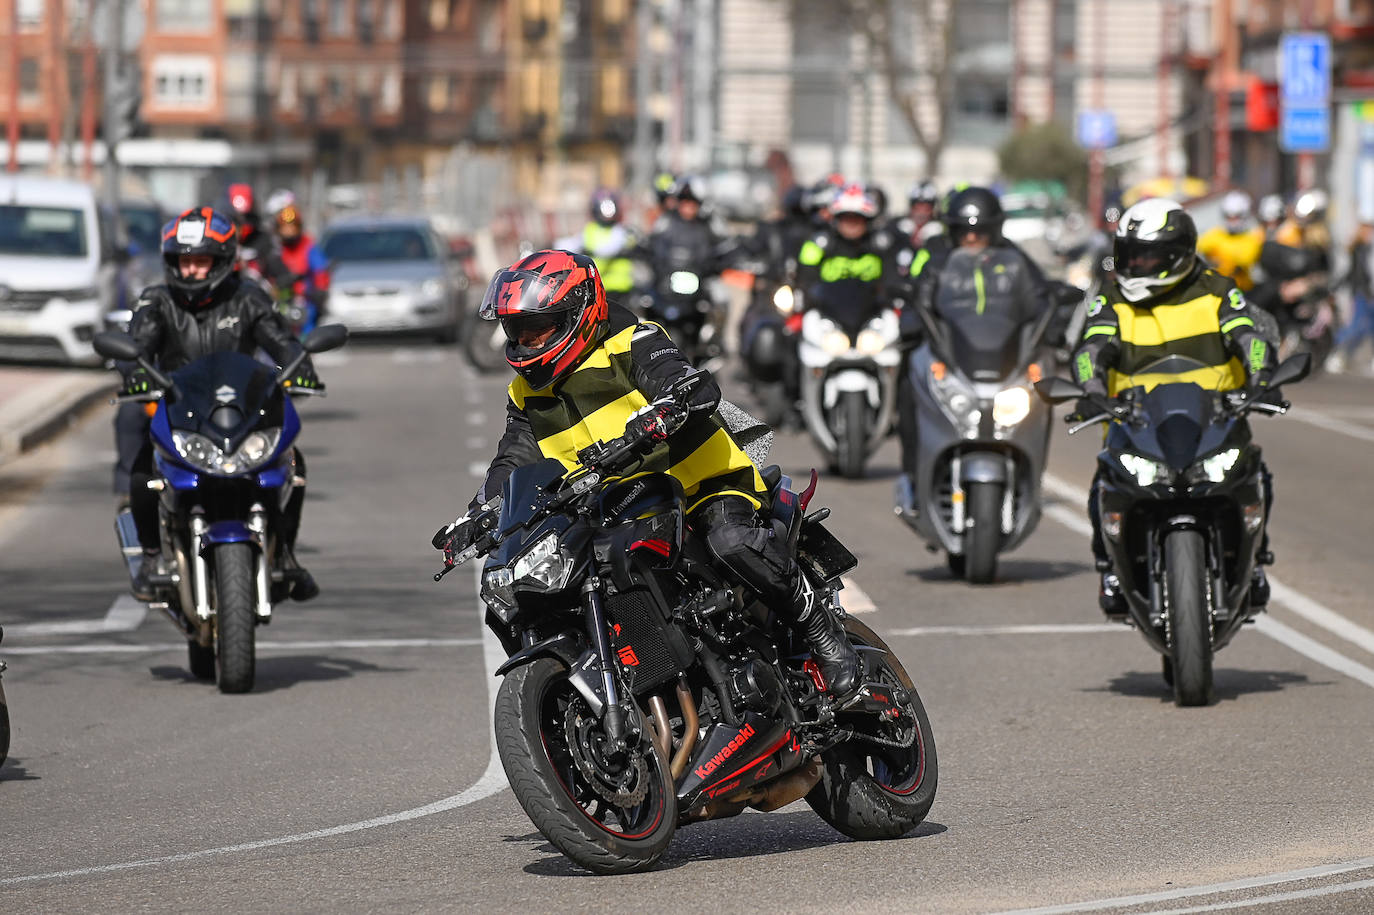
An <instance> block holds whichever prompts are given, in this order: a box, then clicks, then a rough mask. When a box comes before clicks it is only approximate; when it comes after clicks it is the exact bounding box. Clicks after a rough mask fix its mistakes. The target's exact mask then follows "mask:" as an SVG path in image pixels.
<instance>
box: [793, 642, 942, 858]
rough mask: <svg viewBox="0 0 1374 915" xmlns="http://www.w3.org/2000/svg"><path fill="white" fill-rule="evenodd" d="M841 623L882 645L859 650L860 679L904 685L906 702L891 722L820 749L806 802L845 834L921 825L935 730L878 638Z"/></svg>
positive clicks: (887, 835) (932, 775)
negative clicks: (816, 779)
mask: <svg viewBox="0 0 1374 915" xmlns="http://www.w3.org/2000/svg"><path fill="white" fill-rule="evenodd" d="M844 628H845V632H846V633H847V634H848V635H849V640H850V641H851V642H853V643H854V644H855V645H865V646H869V647H872V648H880V649H882V651H881V652H877V651H861V652H859V654H860V657H861V658H862V659H863V664H864V679H865V680H876V681H878V682H881V683H885V684H887V685H889V686H893V687H897V688H900V689H902V690H904V691H905V692H906V694H907V697H908V698H907V703H906V707H905V708H903V709H902V710H901V711H902V712H903V713H904V714H903V715H902V716H901V718H900V719H899V720H898V721H895V722H888V723H884V724H877V725H874V726H871V727H869V728H866V729H864V730H862V731H860V732H858V733H856V735H855V736H854V737H853V738H851V739H850V740H848V741H846V742H844V743H842V744H840V745H838V746H836V747H832V748H831V749H829V750H827V751H825V752H824V753H823V754H821V762H822V763H823V764H824V768H823V769H822V771H821V780H820V781H819V782H818V783H817V784H816V787H814V788H812V789H811V792H810V793H809V794H807V796H806V802H807V803H808V804H810V805H811V809H812V810H814V811H816V813H817V814H818V815H819V816H820V818H821V819H823V820H825V821H826V822H827V823H829V824H830V825H831V826H833V827H835V828H836V829H838V830H839V831H840V832H842V833H844V834H845V835H847V836H849V837H850V838H851V839H896V838H899V837H900V836H904V835H906V834H907V833H909V832H911V831H912V830H913V829H915V828H916V827H917V826H919V825H921V822H922V821H923V820H924V819H925V818H926V814H927V813H929V812H930V807H931V805H932V804H934V803H935V787H936V783H937V782H938V780H939V779H938V774H939V766H938V764H937V762H936V758H935V735H934V734H933V733H932V732H931V729H930V716H928V715H927V714H926V710H925V706H924V705H922V704H921V697H920V696H919V695H918V694H917V692H916V685H915V684H914V683H912V682H911V677H910V676H908V675H907V672H906V668H904V667H903V666H902V662H901V661H899V660H898V659H897V656H896V655H895V654H893V653H892V650H891V649H890V648H888V647H887V644H886V643H885V642H884V641H883V640H882V638H880V637H879V636H878V634H877V633H876V632H874V631H873V630H872V629H869V628H868V627H867V626H865V625H864V624H863V623H861V622H859V621H858V620H856V619H854V618H853V617H849V618H847V619H846V620H845V621H844ZM875 737H876V738H878V739H877V740H873V739H871V738H875Z"/></svg>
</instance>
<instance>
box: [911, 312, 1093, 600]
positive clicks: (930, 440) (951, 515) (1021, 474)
mask: <svg viewBox="0 0 1374 915" xmlns="http://www.w3.org/2000/svg"><path fill="white" fill-rule="evenodd" d="M1078 294H1081V292H1080V293H1078ZM918 307H920V306H918ZM1054 315H1055V309H1054V308H1046V309H1045V311H1044V312H1043V313H1042V314H1041V315H1040V317H1039V318H1037V319H1036V320H1035V321H1033V322H1030V323H1025V324H1019V325H1018V324H1016V323H1014V322H1013V321H1011V320H1010V319H1007V318H1001V317H998V316H994V315H969V316H967V317H966V318H965V319H964V320H963V321H962V322H959V321H955V322H950V321H946V320H942V319H941V318H938V317H936V316H935V315H934V314H933V313H932V312H931V311H930V310H929V309H928V308H924V307H921V311H920V317H921V321H922V323H923V324H924V325H925V328H926V342H925V343H924V344H923V345H922V346H921V347H920V348H918V349H917V350H916V351H915V352H914V353H913V354H912V356H911V359H910V360H909V362H908V365H907V371H908V372H910V381H911V384H912V387H913V389H914V391H915V402H916V428H917V436H918V440H917V449H916V475H915V478H914V479H908V478H907V477H906V476H905V475H904V476H902V477H900V478H899V479H898V482H897V493H896V502H897V505H896V513H897V516H898V517H899V518H901V520H902V521H904V522H906V524H907V525H909V526H910V527H911V528H912V529H913V530H915V531H916V533H918V534H920V535H921V537H922V539H924V540H925V541H926V547H927V549H929V550H930V551H931V552H934V551H936V550H944V551H945V553H946V556H947V561H948V563H949V570H950V572H951V573H952V574H953V575H955V576H956V577H958V578H965V579H967V580H968V581H969V582H971V583H973V584H987V583H988V582H991V581H992V580H993V576H994V575H995V574H996V571H997V555H998V554H999V553H1004V552H1007V551H1009V550H1012V549H1014V548H1015V547H1016V546H1017V545H1018V544H1020V543H1021V541H1023V540H1024V539H1025V538H1026V537H1027V536H1029V534H1030V533H1031V531H1033V530H1035V526H1036V524H1037V523H1038V522H1039V520H1040V475H1041V473H1042V472H1043V471H1044V468H1045V460H1046V457H1047V455H1048V452H1049V434H1050V419H1051V414H1052V410H1051V409H1050V408H1049V407H1048V406H1047V405H1046V404H1044V403H1043V402H1041V400H1040V398H1039V397H1036V396H1035V393H1034V391H1033V390H1032V387H1031V385H1033V384H1034V383H1035V382H1036V381H1038V380H1040V378H1041V377H1043V375H1044V374H1045V372H1044V367H1043V366H1042V364H1041V363H1040V361H1039V359H1040V358H1041V357H1042V353H1043V356H1045V357H1048V355H1049V353H1048V351H1047V350H1046V349H1045V343H1046V340H1045V336H1046V331H1047V330H1048V328H1049V326H1050V324H1051V321H1052V320H1053V318H1054ZM913 490H914V492H913ZM913 494H914V495H915V497H916V498H915V500H914V503H915V506H914V508H913V498H912V496H913Z"/></svg>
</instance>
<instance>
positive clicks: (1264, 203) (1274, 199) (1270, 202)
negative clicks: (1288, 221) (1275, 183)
mask: <svg viewBox="0 0 1374 915" xmlns="http://www.w3.org/2000/svg"><path fill="white" fill-rule="evenodd" d="M1283 211H1284V206H1283V198H1282V197H1280V196H1279V195H1278V194H1266V195H1264V196H1263V197H1261V198H1260V202H1259V218H1260V221H1261V222H1279V221H1280V220H1282V219H1283Z"/></svg>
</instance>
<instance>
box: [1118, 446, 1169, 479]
mask: <svg viewBox="0 0 1374 915" xmlns="http://www.w3.org/2000/svg"><path fill="white" fill-rule="evenodd" d="M1118 460H1120V461H1121V466H1122V467H1125V468H1126V472H1127V473H1129V474H1131V476H1133V477H1135V481H1136V482H1137V483H1139V484H1140V485H1141V486H1149V485H1151V484H1153V483H1156V482H1158V481H1159V480H1165V479H1168V477H1169V469H1168V468H1167V467H1165V466H1164V465H1163V464H1160V463H1159V462H1158V461H1152V460H1150V459H1149V458H1147V457H1141V456H1140V455H1138V454H1131V453H1129V452H1126V453H1124V454H1122V455H1120V457H1119V458H1118Z"/></svg>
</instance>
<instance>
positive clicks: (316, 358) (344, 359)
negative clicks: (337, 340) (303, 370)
mask: <svg viewBox="0 0 1374 915" xmlns="http://www.w3.org/2000/svg"><path fill="white" fill-rule="evenodd" d="M310 362H311V364H313V365H316V366H320V367H338V366H341V365H348V363H349V355H348V353H316V354H315V355H313V356H311V357H310Z"/></svg>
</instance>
